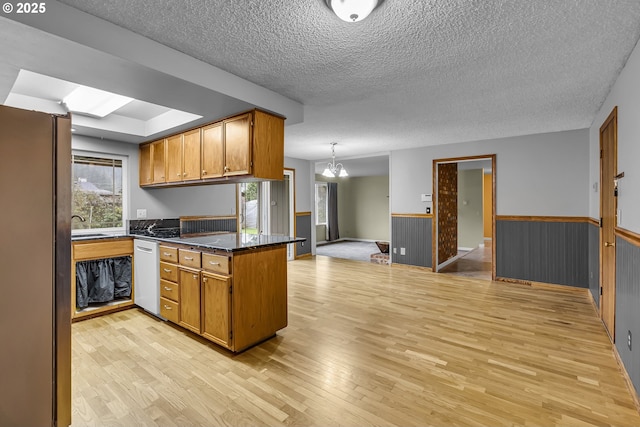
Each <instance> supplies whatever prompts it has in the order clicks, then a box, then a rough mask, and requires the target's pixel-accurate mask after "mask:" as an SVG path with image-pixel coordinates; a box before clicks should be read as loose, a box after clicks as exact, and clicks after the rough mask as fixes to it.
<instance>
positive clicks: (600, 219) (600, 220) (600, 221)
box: [600, 217, 602, 228]
mask: <svg viewBox="0 0 640 427" xmlns="http://www.w3.org/2000/svg"><path fill="white" fill-rule="evenodd" d="M600 228H602V217H600Z"/></svg>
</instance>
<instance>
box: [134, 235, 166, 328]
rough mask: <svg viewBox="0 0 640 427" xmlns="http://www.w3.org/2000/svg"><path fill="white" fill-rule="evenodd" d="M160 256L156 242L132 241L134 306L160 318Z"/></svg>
mask: <svg viewBox="0 0 640 427" xmlns="http://www.w3.org/2000/svg"><path fill="white" fill-rule="evenodd" d="M159 270H160V256H159V253H158V242H153V241H150V240H142V239H134V240H133V271H134V280H135V281H134V285H133V286H134V287H133V289H134V296H135V303H136V305H138V306H140V307H142V308H143V309H145V310H146V311H148V312H149V313H151V314H153V315H155V316H160V277H159V274H160V273H159Z"/></svg>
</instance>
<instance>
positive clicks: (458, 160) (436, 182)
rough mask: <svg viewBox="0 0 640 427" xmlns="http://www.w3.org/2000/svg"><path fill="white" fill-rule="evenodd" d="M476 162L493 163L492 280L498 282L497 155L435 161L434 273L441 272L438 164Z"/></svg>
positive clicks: (433, 183)
mask: <svg viewBox="0 0 640 427" xmlns="http://www.w3.org/2000/svg"><path fill="white" fill-rule="evenodd" d="M474 160H490V161H491V185H492V187H493V189H492V194H491V280H496V246H497V242H496V199H497V194H496V174H497V169H496V167H497V162H496V155H495V154H484V155H477V156H464V157H450V158H443V159H433V166H432V168H431V173H432V181H431V182H432V187H433V189H432V200H433V218H432V220H431V235H432V239H431V245H432V246H431V265H432V268H431V269H432V271H434V272H436V273H437V272H439V268H438V264H437V262H438V252H437V251H438V164H441V163H460V162H465V161H474Z"/></svg>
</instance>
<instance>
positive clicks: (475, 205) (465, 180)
mask: <svg viewBox="0 0 640 427" xmlns="http://www.w3.org/2000/svg"><path fill="white" fill-rule="evenodd" d="M458 166H459V165H458ZM482 175H483V173H482V169H462V170H460V169H459V170H458V247H459V248H469V249H473V248H477V247H478V245H480V243H483V241H484V237H483V236H482V232H483V228H482V227H483V222H482V219H483V216H482V202H483V200H482Z"/></svg>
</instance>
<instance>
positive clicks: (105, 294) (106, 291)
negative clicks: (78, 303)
mask: <svg viewBox="0 0 640 427" xmlns="http://www.w3.org/2000/svg"><path fill="white" fill-rule="evenodd" d="M86 262H88V263H89V271H88V277H87V279H88V280H87V284H88V288H89V303H92V302H108V301H113V295H114V280H113V266H112V262H111V259H97V260H92V261H86Z"/></svg>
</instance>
